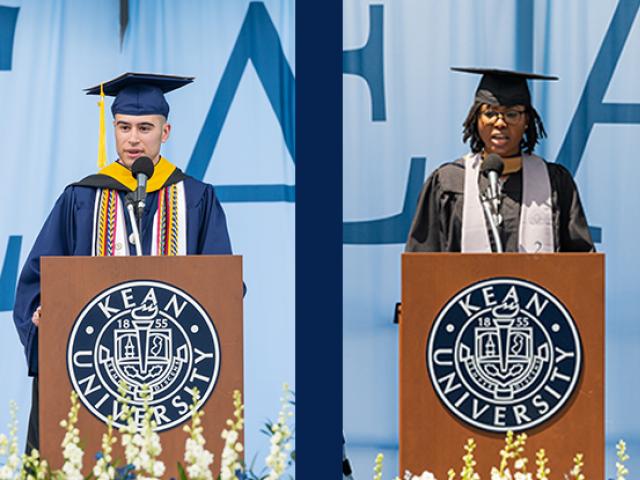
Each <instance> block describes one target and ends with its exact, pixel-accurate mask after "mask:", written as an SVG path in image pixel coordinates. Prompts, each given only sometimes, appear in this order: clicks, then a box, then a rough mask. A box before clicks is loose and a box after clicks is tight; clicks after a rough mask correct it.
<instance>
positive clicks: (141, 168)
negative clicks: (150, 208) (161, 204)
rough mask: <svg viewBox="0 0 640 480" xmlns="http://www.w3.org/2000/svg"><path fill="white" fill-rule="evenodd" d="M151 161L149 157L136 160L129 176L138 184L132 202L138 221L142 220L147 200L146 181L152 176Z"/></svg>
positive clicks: (152, 167)
mask: <svg viewBox="0 0 640 480" xmlns="http://www.w3.org/2000/svg"><path fill="white" fill-rule="evenodd" d="M153 169H154V166H153V161H151V159H150V158H149V157H140V158H136V160H135V161H134V162H133V165H132V166H131V175H133V178H135V179H136V182H138V187H137V188H136V190H135V192H134V195H133V201H134V203H136V205H137V207H138V209H137V210H138V219H141V218H142V212H143V210H144V201H145V200H146V198H147V180H149V179H150V178H151V177H152V176H153Z"/></svg>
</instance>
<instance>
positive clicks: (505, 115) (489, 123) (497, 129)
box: [478, 104, 529, 157]
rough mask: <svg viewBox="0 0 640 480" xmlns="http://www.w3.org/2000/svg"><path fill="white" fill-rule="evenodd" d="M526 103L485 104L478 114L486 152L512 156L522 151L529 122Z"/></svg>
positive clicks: (479, 128) (479, 129) (479, 131)
mask: <svg viewBox="0 0 640 480" xmlns="http://www.w3.org/2000/svg"><path fill="white" fill-rule="evenodd" d="M525 112H526V108H525V106H524V105H514V106H511V107H503V106H501V105H487V104H483V105H482V106H481V107H480V115H479V116H478V133H479V134H480V139H481V140H482V143H484V152H485V154H490V153H497V154H498V155H500V156H501V157H512V156H514V155H517V154H518V153H519V152H520V141H521V140H522V136H523V135H524V132H525V130H526V129H527V125H528V122H529V118H528V115H527V114H526V113H525Z"/></svg>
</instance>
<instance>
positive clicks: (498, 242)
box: [480, 188, 504, 253]
mask: <svg viewBox="0 0 640 480" xmlns="http://www.w3.org/2000/svg"><path fill="white" fill-rule="evenodd" d="M480 200H481V203H482V207H483V208H484V214H485V217H486V218H487V220H488V221H489V228H490V230H491V236H492V237H493V243H494V245H495V247H496V253H503V252H504V250H503V248H502V239H501V238H500V232H498V225H500V223H501V219H500V213H498V209H499V208H500V192H496V194H495V195H492V191H491V188H487V191H486V192H485V193H484V194H483V195H481V196H480ZM492 207H493V208H492Z"/></svg>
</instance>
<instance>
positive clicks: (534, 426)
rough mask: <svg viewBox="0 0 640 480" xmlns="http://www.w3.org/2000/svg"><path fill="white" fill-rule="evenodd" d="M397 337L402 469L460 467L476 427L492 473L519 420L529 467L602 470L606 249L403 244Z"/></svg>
mask: <svg viewBox="0 0 640 480" xmlns="http://www.w3.org/2000/svg"><path fill="white" fill-rule="evenodd" d="M572 324H573V327H572V326H571V325H572ZM399 338H400V457H399V463H400V465H399V466H400V472H404V471H405V470H410V471H411V472H413V473H414V474H419V473H421V472H422V471H423V470H429V471H431V472H433V473H434V475H435V476H436V478H447V471H448V469H449V468H454V469H455V470H456V472H458V473H459V472H460V470H461V468H462V464H463V463H462V460H461V458H462V456H463V455H464V450H463V446H464V444H465V443H466V441H467V439H468V438H471V437H473V438H474V439H475V441H476V443H477V449H476V451H475V458H476V461H477V466H476V471H477V472H478V473H480V476H481V477H482V478H486V477H488V476H489V473H490V468H491V466H496V467H499V462H500V457H499V451H500V449H501V448H502V447H503V445H504V437H505V433H504V432H505V431H506V430H509V429H512V430H514V431H515V432H525V433H527V435H528V440H527V444H526V450H525V452H524V455H525V456H526V457H527V458H529V463H528V471H529V472H534V474H535V470H536V466H535V453H536V452H537V450H538V449H540V448H544V449H545V450H546V453H547V456H548V457H549V464H548V466H549V468H550V469H551V477H550V478H563V477H562V475H563V474H565V473H568V472H569V470H570V469H571V468H572V466H573V462H572V459H573V457H574V455H575V454H576V453H583V454H584V462H585V465H584V473H585V475H586V478H604V256H603V255H601V254H577V253H567V254H537V255H528V254H499V255H496V254H456V253H408V254H404V255H403V256H402V315H401V318H400V336H399ZM512 474H513V471H512Z"/></svg>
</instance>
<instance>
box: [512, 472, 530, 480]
mask: <svg viewBox="0 0 640 480" xmlns="http://www.w3.org/2000/svg"><path fill="white" fill-rule="evenodd" d="M513 478H514V480H532V477H531V473H528V472H527V473H523V472H516V473H515V474H514V475H513Z"/></svg>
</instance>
